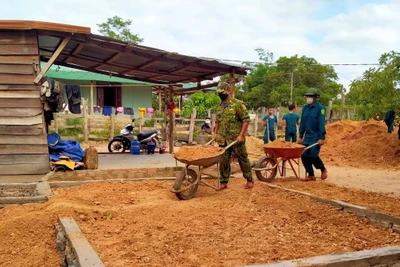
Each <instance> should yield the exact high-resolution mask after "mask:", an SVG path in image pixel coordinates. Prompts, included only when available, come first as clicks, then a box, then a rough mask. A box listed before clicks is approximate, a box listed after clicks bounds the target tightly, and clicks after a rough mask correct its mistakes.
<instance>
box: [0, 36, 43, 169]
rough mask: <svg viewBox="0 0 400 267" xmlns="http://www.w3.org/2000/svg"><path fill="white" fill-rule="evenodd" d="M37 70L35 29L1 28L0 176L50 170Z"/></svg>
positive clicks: (37, 56)
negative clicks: (14, 29) (35, 81)
mask: <svg viewBox="0 0 400 267" xmlns="http://www.w3.org/2000/svg"><path fill="white" fill-rule="evenodd" d="M38 72H39V51H38V38H37V34H36V31H4V30H0V176H1V175H23V174H44V173H47V172H48V171H49V155H48V148H47V138H46V131H45V128H44V122H43V111H42V104H41V101H40V86H37V85H35V84H34V83H33V80H34V78H35V77H36V74H37V73H38Z"/></svg>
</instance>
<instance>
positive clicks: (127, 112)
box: [124, 107, 134, 115]
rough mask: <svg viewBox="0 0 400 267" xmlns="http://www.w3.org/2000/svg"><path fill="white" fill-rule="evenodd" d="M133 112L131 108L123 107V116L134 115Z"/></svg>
mask: <svg viewBox="0 0 400 267" xmlns="http://www.w3.org/2000/svg"><path fill="white" fill-rule="evenodd" d="M133 113H134V112H133V108H131V107H126V108H125V107H124V114H125V115H134V114H133Z"/></svg>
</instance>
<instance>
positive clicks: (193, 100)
mask: <svg viewBox="0 0 400 267" xmlns="http://www.w3.org/2000/svg"><path fill="white" fill-rule="evenodd" d="M219 103H221V100H220V99H219V97H218V96H217V95H216V94H214V93H203V92H202V91H197V92H196V93H194V94H192V95H191V96H190V99H189V100H187V101H186V102H185V104H184V107H183V109H182V115H183V116H184V117H186V118H189V117H190V115H191V114H192V111H193V108H195V109H196V114H197V118H205V117H206V116H207V111H208V109H211V113H215V111H216V108H217V106H218V104H219Z"/></svg>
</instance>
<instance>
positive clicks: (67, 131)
mask: <svg viewBox="0 0 400 267" xmlns="http://www.w3.org/2000/svg"><path fill="white" fill-rule="evenodd" d="M58 134H59V135H60V136H77V135H78V134H83V129H82V128H68V129H62V128H61V129H58Z"/></svg>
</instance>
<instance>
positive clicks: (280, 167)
mask: <svg viewBox="0 0 400 267" xmlns="http://www.w3.org/2000/svg"><path fill="white" fill-rule="evenodd" d="M316 145H318V143H315V144H313V145H311V146H308V147H294V148H291V147H290V148H286V147H285V148H275V147H264V150H265V154H266V156H264V157H262V158H260V159H259V160H258V162H257V163H256V164H255V167H254V168H253V170H254V171H255V173H256V176H257V178H258V179H259V180H260V181H263V182H268V183H269V182H272V181H273V180H274V179H275V177H276V175H277V173H278V171H279V175H280V176H282V177H285V176H286V169H287V168H286V163H289V165H290V168H291V169H292V171H293V173H294V175H295V177H296V178H297V179H300V176H299V175H300V158H301V155H302V154H303V152H304V151H306V150H307V149H309V148H311V147H313V146H316ZM296 169H297V171H296Z"/></svg>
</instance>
